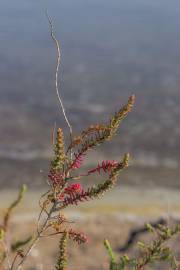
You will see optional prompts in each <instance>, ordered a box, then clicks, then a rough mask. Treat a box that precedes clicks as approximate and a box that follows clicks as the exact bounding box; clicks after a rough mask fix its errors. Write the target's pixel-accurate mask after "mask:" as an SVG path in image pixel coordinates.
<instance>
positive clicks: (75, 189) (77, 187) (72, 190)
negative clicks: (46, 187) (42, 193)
mask: <svg viewBox="0 0 180 270" xmlns="http://www.w3.org/2000/svg"><path fill="white" fill-rule="evenodd" d="M82 190H83V189H82V186H81V184H79V183H75V184H72V185H70V186H67V187H66V188H65V189H64V192H63V193H61V194H60V195H59V197H58V199H60V200H63V199H64V198H65V196H66V195H70V196H71V195H75V194H78V193H80V192H81V191H82Z"/></svg>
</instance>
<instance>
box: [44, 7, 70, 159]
mask: <svg viewBox="0 0 180 270" xmlns="http://www.w3.org/2000/svg"><path fill="white" fill-rule="evenodd" d="M46 16H47V19H48V22H49V26H50V31H51V38H52V40H53V41H54V44H55V46H56V50H57V64H56V72H55V87H56V94H57V98H58V101H59V104H60V107H61V110H62V113H63V116H64V119H65V121H66V124H67V126H68V128H69V133H70V141H71V142H72V126H71V124H70V122H69V120H68V118H67V115H66V111H65V108H64V105H63V102H62V98H61V96H60V93H59V87H58V73H59V66H60V62H61V50H60V44H59V41H58V40H57V38H56V36H55V33H54V26H53V22H52V19H51V18H50V16H49V14H48V12H47V11H46ZM71 159H72V152H71Z"/></svg>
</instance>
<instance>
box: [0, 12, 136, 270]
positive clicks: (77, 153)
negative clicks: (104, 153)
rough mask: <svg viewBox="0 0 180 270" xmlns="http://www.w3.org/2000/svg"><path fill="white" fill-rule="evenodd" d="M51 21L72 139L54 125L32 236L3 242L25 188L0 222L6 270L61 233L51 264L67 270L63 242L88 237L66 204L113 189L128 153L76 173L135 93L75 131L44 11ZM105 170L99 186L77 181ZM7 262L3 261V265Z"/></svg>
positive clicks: (124, 112)
mask: <svg viewBox="0 0 180 270" xmlns="http://www.w3.org/2000/svg"><path fill="white" fill-rule="evenodd" d="M47 18H48V21H49V25H50V30H51V37H52V39H53V41H54V43H55V45H56V49H57V65H56V72H55V86H56V92H57V97H58V100H59V102H60V105H61V109H62V112H63V115H64V118H65V120H66V123H67V125H68V127H69V133H70V142H69V145H67V146H66V145H65V142H64V135H63V130H62V129H61V128H58V129H57V131H56V138H55V140H54V142H53V148H54V156H53V158H52V161H51V163H50V168H49V174H48V176H47V182H48V190H47V192H46V193H45V194H43V195H42V196H41V198H40V200H39V205H40V209H41V211H40V214H39V217H38V222H37V231H36V232H35V233H34V235H33V236H32V237H28V238H27V239H24V240H22V241H18V242H16V243H11V244H9V243H8V245H7V241H6V240H7V239H6V237H7V235H8V223H9V217H10V214H11V212H12V210H13V209H14V207H16V206H17V204H18V203H19V202H20V201H21V199H22V196H23V194H24V190H25V187H24V186H23V188H22V189H21V191H20V193H19V196H18V199H17V200H16V201H15V202H14V203H13V204H12V205H11V206H10V207H9V208H8V210H7V212H6V214H5V216H4V219H3V223H2V226H1V244H2V245H1V249H0V251H1V260H0V263H1V267H2V269H8V270H15V269H16V270H19V269H21V268H22V267H23V266H24V263H25V261H26V259H27V258H28V256H29V254H30V253H31V251H32V249H33V248H34V247H35V245H36V244H37V242H38V241H39V240H40V239H41V238H43V237H50V236H52V235H59V238H60V240H59V254H58V258H57V262H56V264H55V269H56V270H65V269H66V265H67V255H66V247H67V241H68V240H69V239H70V240H72V241H74V242H77V243H78V244H82V243H86V242H87V241H88V238H87V236H86V235H85V234H84V233H83V232H79V231H75V230H74V229H73V227H72V224H71V222H69V221H68V219H67V218H66V216H65V214H64V210H65V209H66V208H68V207H69V206H72V205H75V206H77V205H78V204H79V203H82V202H85V201H89V200H92V199H95V198H100V197H101V196H102V195H103V194H104V193H105V192H107V191H108V190H109V189H111V188H112V187H113V186H114V185H115V184H116V182H117V179H118V176H119V174H120V172H121V171H122V170H123V169H124V168H126V167H127V166H128V161H129V154H125V155H124V156H123V158H122V159H121V160H120V161H119V160H118V161H114V160H104V161H102V162H101V163H99V164H97V166H96V167H95V168H92V169H90V170H88V171H86V172H85V173H83V174H81V173H78V169H80V168H82V167H83V161H84V159H88V153H89V151H90V150H91V149H94V148H96V147H97V146H98V145H101V144H103V143H104V142H105V141H110V140H111V139H112V137H113V136H114V135H115V134H116V132H117V130H118V127H119V125H120V124H121V122H122V120H123V119H124V118H125V117H126V116H127V114H128V113H129V112H130V111H131V109H132V107H133V105H134V101H135V96H134V95H132V96H131V97H130V98H129V100H128V102H127V104H126V105H125V106H124V107H123V108H122V109H120V110H119V111H118V112H117V113H115V114H114V115H113V116H112V117H111V118H110V121H108V122H107V123H106V124H95V125H91V126H89V127H88V128H87V129H85V130H83V131H82V132H81V133H80V134H79V135H77V136H73V133H72V127H71V125H70V123H69V121H68V118H67V116H66V112H65V109H64V106H63V103H62V99H61V97H60V94H59V89H58V69H59V64H60V45H59V42H58V41H57V39H56V36H55V34H54V31H53V24H52V21H51V19H50V17H49V16H48V14H47ZM97 173H99V174H101V173H103V174H104V177H106V180H105V181H104V182H101V183H99V184H97V185H93V186H90V187H89V188H84V187H83V186H82V185H81V184H80V180H81V179H82V178H83V179H84V178H85V177H87V176H90V175H91V177H93V175H94V174H97ZM10 251H12V252H15V256H14V258H13V260H12V261H11V260H10V259H11V258H10V256H9V255H10ZM6 263H7V266H5V264H6Z"/></svg>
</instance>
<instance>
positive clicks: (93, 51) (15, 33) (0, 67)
mask: <svg viewBox="0 0 180 270" xmlns="http://www.w3.org/2000/svg"><path fill="white" fill-rule="evenodd" d="M46 8H48V11H49V14H50V15H51V17H52V18H53V21H54V26H55V30H56V34H57V37H58V39H59V40H60V42H61V50H62V62H61V69H60V78H61V81H60V89H61V93H62V97H63V99H64V104H65V107H66V110H67V114H68V116H69V119H70V121H71V123H72V125H73V127H74V130H75V132H78V131H79V130H80V129H81V128H82V127H84V126H87V125H88V124H91V123H94V122H95V123H96V122H97V121H104V120H106V119H107V118H109V113H113V112H114V111H116V110H118V108H119V106H121V105H122V104H123V103H125V102H126V100H127V98H128V96H129V95H130V94H132V93H134V94H136V96H137V102H136V108H135V109H134V111H133V113H132V114H131V115H130V116H129V117H128V119H127V120H126V121H125V122H124V123H123V125H122V127H121V133H120V135H119V136H118V137H117V138H116V140H115V143H114V144H111V145H106V147H105V148H104V149H105V150H104V151H103V149H102V148H101V149H100V151H101V152H99V153H101V154H99V155H107V153H110V155H111V156H112V157H114V156H115V157H116V156H119V155H120V154H122V152H124V151H129V152H131V153H132V155H133V160H134V164H136V165H138V166H139V165H140V166H150V167H153V168H154V167H161V170H163V168H166V169H167V168H170V169H171V170H173V169H175V170H177V169H178V167H179V163H180V152H179V149H180V121H179V119H180V30H179V29H180V2H179V1H178V0H173V1H167V0H158V1H157V0H151V1H145V0H111V1H107V0H103V1H102V0H76V1H74V0H62V1H57V0H55V1H53V2H52V1H42V0H41V1H35V0H17V1H10V0H0V123H1V124H0V158H1V161H2V162H1V164H3V165H1V167H2V169H3V172H4V175H6V172H7V170H8V164H11V163H12V162H21V161H23V162H27V164H26V165H27V166H29V163H28V161H29V162H31V161H33V162H35V163H36V166H37V168H38V165H37V164H40V165H39V167H41V162H39V163H38V160H43V159H45V160H46V159H47V158H49V156H50V152H49V151H50V147H51V142H50V137H51V130H52V127H53V125H54V122H55V121H56V122H57V125H60V126H64V121H63V117H62V115H61V114H60V112H59V111H58V103H57V100H56V95H55V90H54V69H55V53H56V51H55V48H54V45H53V42H52V40H51V38H50V34H49V25H48V22H47V19H46V16H45V10H46ZM117 145H118V146H119V147H117ZM35 160H37V162H36V161H35ZM14 166H15V168H16V165H14ZM19 166H20V167H21V165H19ZM22 166H25V165H24V164H23V165H22ZM10 167H11V166H10ZM18 168H19V167H18ZM33 168H34V167H33ZM36 171H37V169H36ZM3 179H6V177H5V178H3ZM2 181H5V180H2Z"/></svg>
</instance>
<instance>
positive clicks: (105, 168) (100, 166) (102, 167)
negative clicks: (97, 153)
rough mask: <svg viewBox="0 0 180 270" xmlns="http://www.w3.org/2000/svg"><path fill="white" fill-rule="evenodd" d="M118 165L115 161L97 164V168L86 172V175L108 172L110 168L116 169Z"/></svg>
mask: <svg viewBox="0 0 180 270" xmlns="http://www.w3.org/2000/svg"><path fill="white" fill-rule="evenodd" d="M117 165H118V162H117V161H114V160H105V161H103V162H102V163H101V164H98V166H97V167H96V168H94V169H92V170H89V171H88V174H91V173H95V172H98V173H99V174H100V172H101V171H102V170H103V171H104V172H109V171H110V170H111V169H112V168H116V167H117Z"/></svg>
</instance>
